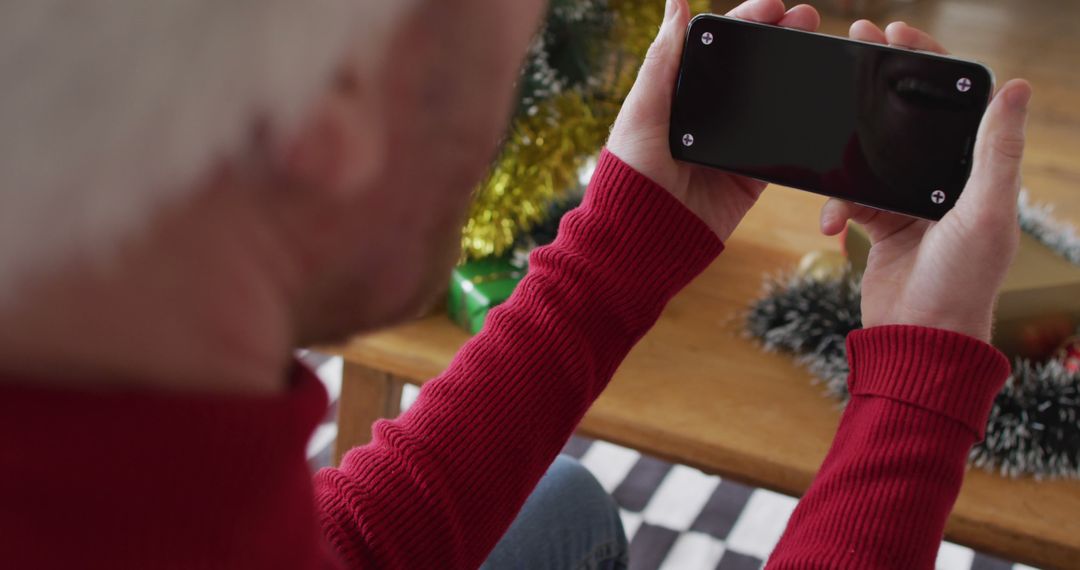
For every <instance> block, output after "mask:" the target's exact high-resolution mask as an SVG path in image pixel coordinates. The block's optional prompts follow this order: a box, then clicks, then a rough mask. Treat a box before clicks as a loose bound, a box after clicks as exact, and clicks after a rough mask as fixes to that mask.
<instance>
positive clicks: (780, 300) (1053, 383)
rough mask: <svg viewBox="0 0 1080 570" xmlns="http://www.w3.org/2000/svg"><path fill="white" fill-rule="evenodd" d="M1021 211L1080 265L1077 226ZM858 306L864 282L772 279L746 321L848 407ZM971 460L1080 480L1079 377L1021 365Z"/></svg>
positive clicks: (1027, 227)
mask: <svg viewBox="0 0 1080 570" xmlns="http://www.w3.org/2000/svg"><path fill="white" fill-rule="evenodd" d="M1019 206H1020V209H1019V219H1020V226H1021V228H1022V229H1023V230H1024V231H1025V232H1027V233H1028V234H1030V235H1032V236H1033V237H1035V238H1036V239H1038V240H1039V241H1040V242H1042V243H1043V244H1045V245H1046V246H1047V247H1049V248H1050V249H1052V250H1053V251H1055V252H1057V253H1058V254H1060V255H1061V256H1062V257H1064V258H1066V259H1069V260H1070V261H1072V262H1073V263H1076V264H1077V265H1080V237H1078V236H1077V233H1076V230H1075V229H1074V228H1073V227H1072V226H1070V225H1068V224H1066V223H1063V222H1061V221H1058V220H1056V219H1054V218H1053V216H1052V214H1051V212H1052V210H1051V208H1050V207H1048V206H1045V205H1038V204H1032V203H1031V202H1030V201H1029V200H1028V197H1027V194H1026V193H1023V194H1021V198H1020V202H1019ZM860 301H861V294H860V289H859V278H858V276H854V275H850V274H848V275H845V276H843V277H840V278H832V279H826V280H820V279H813V278H810V277H803V276H793V275H788V276H774V277H770V278H769V279H767V280H766V285H765V293H764V295H763V297H762V298H761V299H760V300H759V301H757V302H756V303H754V304H753V306H751V308H750V311H749V314H748V315H747V322H746V325H747V332H748V333H749V334H750V335H751V336H753V337H755V338H757V339H758V340H759V341H760V342H761V344H762V346H763V348H764V349H765V350H769V351H780V352H786V353H790V354H792V355H793V356H794V357H795V359H796V361H797V362H799V363H800V364H801V365H803V366H805V367H806V368H807V369H808V370H809V371H810V372H811V373H812V374H813V375H814V376H815V377H816V378H817V379H818V380H819V381H820V382H821V383H822V384H824V387H825V391H826V393H827V394H828V395H829V396H831V397H833V398H836V399H838V400H839V401H841V402H843V403H846V401H847V399H848V391H847V377H848V363H847V354H846V349H845V345H844V341H845V339H846V338H847V335H848V333H849V332H851V331H853V330H855V329H858V328H861V327H862V317H861V311H860ZM1078 334H1080V331H1078ZM969 460H970V462H971V464H972V465H973V466H975V467H978V468H981V469H985V470H987V471H995V472H999V473H1001V474H1002V475H1007V476H1012V477H1016V476H1020V475H1033V476H1035V477H1036V478H1042V477H1080V374H1076V373H1069V372H1068V371H1067V370H1065V368H1063V367H1062V365H1061V363H1059V362H1056V361H1048V362H1044V363H1034V362H1030V361H1027V360H1024V359H1020V358H1018V359H1016V361H1015V362H1014V363H1013V373H1012V375H1011V376H1010V377H1009V379H1008V380H1007V381H1006V383H1005V386H1004V388H1003V389H1002V390H1001V392H1000V393H999V394H998V396H997V397H996V398H995V400H994V405H993V408H992V409H991V411H990V418H989V421H988V422H987V426H986V439H985V440H984V441H982V442H979V443H978V444H976V445H975V447H973V448H972V450H971V455H970V457H969Z"/></svg>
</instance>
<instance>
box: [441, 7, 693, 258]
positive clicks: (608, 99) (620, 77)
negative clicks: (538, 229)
mask: <svg viewBox="0 0 1080 570" xmlns="http://www.w3.org/2000/svg"><path fill="white" fill-rule="evenodd" d="M691 4H692V7H693V8H694V9H695V10H702V9H704V8H706V7H707V2H704V1H703V0H694V1H692V2H691ZM663 10H664V4H663V2H657V1H655V0H553V1H552V2H551V5H550V8H549V12H548V18H547V23H546V24H545V26H544V28H543V29H542V30H541V31H540V32H539V33H538V34H537V36H536V39H535V40H534V42H533V45H532V47H531V49H530V50H529V55H528V58H527V61H526V64H525V67H524V69H523V71H522V76H521V80H520V86H521V100H520V103H519V105H518V108H517V112H516V113H515V116H514V118H513V120H512V123H511V126H510V130H509V132H508V134H507V136H506V139H505V141H504V143H503V147H502V150H501V152H500V155H499V157H498V158H497V159H496V161H495V163H494V164H493V165H492V169H491V171H490V173H489V174H488V176H487V178H486V179H485V180H484V181H483V182H482V183H481V184H480V187H479V188H478V190H477V193H476V196H475V198H474V201H473V204H472V207H471V210H470V213H469V219H468V221H467V222H466V224H465V228H464V230H463V233H462V251H463V254H464V256H465V257H466V258H467V259H480V258H483V257H488V256H499V255H502V254H503V253H505V252H506V251H508V250H509V249H510V248H511V247H512V245H513V244H514V242H515V240H516V239H517V238H518V237H519V236H520V235H521V234H522V233H524V232H527V231H528V230H529V229H530V228H531V227H532V226H534V225H535V224H537V223H540V222H541V221H542V220H543V219H544V214H545V211H546V209H547V207H548V204H550V203H551V202H552V201H554V200H555V199H556V198H559V197H562V196H564V195H565V192H567V191H568V190H569V189H570V188H571V187H572V186H573V182H574V181H575V180H576V179H577V175H578V171H579V169H580V168H581V167H582V166H583V165H584V164H585V162H586V161H587V160H588V159H589V157H590V156H592V155H594V154H595V153H596V152H597V151H598V150H599V149H600V147H601V145H603V143H604V141H605V140H606V138H607V134H608V129H609V128H610V126H611V123H612V122H613V121H614V119H615V115H616V114H617V113H618V110H619V107H620V106H621V104H622V101H623V99H624V98H625V97H626V93H627V92H629V90H630V86H631V85H632V84H633V81H634V77H635V76H636V74H637V68H638V63H639V62H640V61H641V59H642V58H643V57H644V55H645V52H646V51H647V49H648V47H649V44H650V43H651V42H652V39H653V36H654V35H655V33H656V29H657V26H659V24H660V22H661V20H662V18H663Z"/></svg>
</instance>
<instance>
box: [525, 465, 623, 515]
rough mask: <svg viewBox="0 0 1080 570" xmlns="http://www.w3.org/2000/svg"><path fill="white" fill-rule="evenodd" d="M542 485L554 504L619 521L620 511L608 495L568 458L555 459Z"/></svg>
mask: <svg viewBox="0 0 1080 570" xmlns="http://www.w3.org/2000/svg"><path fill="white" fill-rule="evenodd" d="M541 485H543V486H545V487H548V489H546V490H547V491H549V493H550V494H551V495H554V496H555V497H557V499H556V501H557V503H556V504H562V505H575V506H576V508H578V509H582V510H588V511H590V512H591V513H593V516H596V517H602V518H613V519H614V520H618V519H619V509H618V506H617V505H616V504H615V501H614V500H613V499H612V498H611V495H608V493H607V491H605V490H604V488H603V487H602V486H601V485H600V482H599V481H597V480H596V477H594V476H593V474H592V473H591V472H590V471H589V470H588V469H586V468H585V466H584V465H582V464H581V463H579V462H578V461H577V460H576V459H574V458H572V457H570V456H567V455H559V456H558V457H556V458H555V462H554V463H552V464H551V467H550V468H549V469H548V472H547V474H546V475H545V476H544V479H543V480H542V481H541Z"/></svg>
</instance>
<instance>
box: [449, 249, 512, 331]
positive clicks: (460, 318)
mask: <svg viewBox="0 0 1080 570" xmlns="http://www.w3.org/2000/svg"><path fill="white" fill-rule="evenodd" d="M524 275H525V268H524V266H523V265H521V264H520V262H519V261H518V260H514V259H509V258H489V259H481V260H477V261H470V262H467V263H463V264H461V265H459V266H458V267H456V268H454V271H453V273H452V274H451V279H450V291H449V293H448V298H447V302H446V309H447V312H448V313H449V314H450V318H451V319H453V320H454V322H456V323H457V324H458V325H460V326H461V328H463V329H465V330H467V331H469V332H470V333H472V334H476V333H478V332H480V329H481V328H483V326H484V319H485V318H487V314H488V311H490V310H491V309H492V308H494V307H495V306H497V305H498V304H499V303H502V302H503V301H505V300H507V299H509V298H510V295H511V293H513V292H514V287H516V286H517V284H518V282H519V281H521V278H522V277H524Z"/></svg>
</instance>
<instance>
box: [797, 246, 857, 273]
mask: <svg viewBox="0 0 1080 570" xmlns="http://www.w3.org/2000/svg"><path fill="white" fill-rule="evenodd" d="M847 266H848V260H847V258H846V257H844V254H843V253H840V252H839V251H831V250H818V251H811V252H810V253H808V254H806V255H804V256H803V258H802V259H800V260H799V267H798V268H797V269H796V270H795V273H796V274H798V275H800V276H803V277H811V278H814V279H829V278H831V277H841V276H843V275H844V273H845V272H846V271H847Z"/></svg>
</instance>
